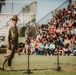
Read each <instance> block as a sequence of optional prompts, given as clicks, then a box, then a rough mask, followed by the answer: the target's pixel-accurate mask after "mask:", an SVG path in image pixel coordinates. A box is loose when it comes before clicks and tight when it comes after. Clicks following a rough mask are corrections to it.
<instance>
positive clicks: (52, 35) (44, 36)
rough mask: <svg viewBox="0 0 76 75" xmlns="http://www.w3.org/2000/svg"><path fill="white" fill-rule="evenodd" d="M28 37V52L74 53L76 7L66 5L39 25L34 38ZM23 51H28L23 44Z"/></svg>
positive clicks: (75, 47)
mask: <svg viewBox="0 0 76 75" xmlns="http://www.w3.org/2000/svg"><path fill="white" fill-rule="evenodd" d="M29 38H30V42H29V43H30V54H31V55H33V54H35V55H55V54H58V50H59V54H60V55H76V7H75V5H68V7H67V9H65V8H63V9H62V10H60V11H59V14H55V15H54V17H53V18H52V19H51V20H50V22H49V23H48V24H43V25H41V26H40V28H39V31H38V32H37V36H36V38H34V37H29ZM24 50H25V53H26V54H27V53H28V51H27V50H28V49H26V44H25V49H24Z"/></svg>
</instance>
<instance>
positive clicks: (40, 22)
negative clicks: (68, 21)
mask: <svg viewBox="0 0 76 75" xmlns="http://www.w3.org/2000/svg"><path fill="white" fill-rule="evenodd" d="M68 5H69V0H66V1H65V2H64V3H63V4H61V5H60V6H59V7H57V8H56V9H55V10H54V11H51V12H49V13H48V14H47V15H45V16H44V17H43V18H42V19H40V20H39V21H38V22H37V23H36V25H37V28H38V26H41V25H42V24H47V23H48V22H50V20H51V19H52V18H53V16H54V14H56V13H57V12H58V11H59V10H63V8H66V9H67V6H68Z"/></svg>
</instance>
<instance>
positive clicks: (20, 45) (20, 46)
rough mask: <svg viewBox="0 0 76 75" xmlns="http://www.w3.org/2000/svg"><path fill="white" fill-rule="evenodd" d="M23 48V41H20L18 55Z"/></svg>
mask: <svg viewBox="0 0 76 75" xmlns="http://www.w3.org/2000/svg"><path fill="white" fill-rule="evenodd" d="M23 50H24V43H22V42H21V43H19V46H18V50H17V53H18V55H21V53H22V51H23Z"/></svg>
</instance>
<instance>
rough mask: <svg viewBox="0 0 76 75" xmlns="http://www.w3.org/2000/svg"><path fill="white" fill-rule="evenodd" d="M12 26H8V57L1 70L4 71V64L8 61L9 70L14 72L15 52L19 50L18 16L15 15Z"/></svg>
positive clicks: (6, 41)
mask: <svg viewBox="0 0 76 75" xmlns="http://www.w3.org/2000/svg"><path fill="white" fill-rule="evenodd" d="M11 20H12V24H11V25H9V26H8V28H7V32H6V36H5V44H6V52H7V53H6V55H5V60H4V62H3V64H2V67H0V70H5V69H4V64H5V63H6V61H8V70H12V68H11V65H12V59H13V58H14V54H15V50H17V48H18V28H17V26H16V25H17V22H18V17H17V15H13V17H12V18H11Z"/></svg>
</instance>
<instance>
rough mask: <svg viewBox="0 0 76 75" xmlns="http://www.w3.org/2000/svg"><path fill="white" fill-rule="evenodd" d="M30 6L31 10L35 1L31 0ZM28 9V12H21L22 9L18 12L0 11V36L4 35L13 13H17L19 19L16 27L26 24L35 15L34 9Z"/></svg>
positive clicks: (34, 5)
mask: <svg viewBox="0 0 76 75" xmlns="http://www.w3.org/2000/svg"><path fill="white" fill-rule="evenodd" d="M29 7H31V10H32V9H34V8H36V3H35V2H33V3H31V4H30V5H29ZM31 10H30V11H29V12H28V13H26V12H24V13H23V12H22V10H21V11H20V12H19V13H5V14H3V13H1V14H0V36H5V33H6V28H7V25H9V24H10V23H11V20H10V19H11V18H12V16H13V15H14V14H17V15H18V18H19V21H18V23H17V24H18V28H19V29H20V28H21V27H22V26H24V25H26V23H28V22H29V21H31V20H32V19H33V18H34V15H36V9H34V10H33V12H32V11H31Z"/></svg>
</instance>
